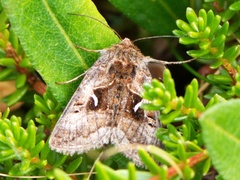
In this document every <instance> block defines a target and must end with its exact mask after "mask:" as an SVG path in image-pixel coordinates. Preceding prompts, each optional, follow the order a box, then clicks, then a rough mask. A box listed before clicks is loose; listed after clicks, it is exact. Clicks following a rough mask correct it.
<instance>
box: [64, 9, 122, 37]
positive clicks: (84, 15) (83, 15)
mask: <svg viewBox="0 0 240 180" xmlns="http://www.w3.org/2000/svg"><path fill="white" fill-rule="evenodd" d="M68 14H69V15H74V16H82V17H87V18H90V19H93V20H95V21H97V22H99V23H101V24H102V25H104V26H106V27H108V28H109V29H111V30H112V31H113V32H114V33H115V34H116V35H117V36H118V37H119V39H120V40H122V38H121V36H120V35H119V34H118V33H117V31H115V30H114V29H113V28H111V27H110V26H109V25H108V24H105V23H104V22H102V21H100V20H99V19H97V18H95V17H92V16H88V15H86V14H75V13H68Z"/></svg>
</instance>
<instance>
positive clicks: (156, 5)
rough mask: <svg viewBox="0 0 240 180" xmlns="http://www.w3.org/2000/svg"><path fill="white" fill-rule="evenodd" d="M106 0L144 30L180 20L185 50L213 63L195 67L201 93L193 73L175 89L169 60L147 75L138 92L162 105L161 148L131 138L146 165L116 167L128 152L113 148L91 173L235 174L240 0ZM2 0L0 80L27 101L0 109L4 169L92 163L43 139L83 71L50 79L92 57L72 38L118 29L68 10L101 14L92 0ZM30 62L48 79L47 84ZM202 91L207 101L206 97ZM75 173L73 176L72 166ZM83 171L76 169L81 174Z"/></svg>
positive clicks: (60, 173)
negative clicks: (115, 153) (158, 74)
mask: <svg viewBox="0 0 240 180" xmlns="http://www.w3.org/2000/svg"><path fill="white" fill-rule="evenodd" d="M110 2H111V3H112V4H113V5H114V6H116V7H117V8H118V9H120V10H121V11H122V12H123V13H124V14H126V16H128V17H129V18H130V19H132V20H133V21H134V22H136V23H137V24H138V25H139V26H141V27H143V28H144V29H145V30H147V31H148V32H150V33H153V34H169V32H170V31H172V30H173V29H174V28H178V29H175V30H173V33H174V34H175V35H176V36H178V37H179V42H180V43H181V44H184V45H185V46H186V45H187V47H188V51H187V53H188V54H189V55H190V56H192V57H194V58H196V59H198V62H200V63H202V64H207V65H208V66H209V67H210V68H211V69H213V70H215V73H210V74H208V75H207V76H206V78H205V77H203V76H202V75H200V74H199V73H198V72H195V71H194V70H191V72H192V73H193V74H195V75H196V76H197V77H198V78H200V79H203V80H206V81H207V83H208V87H209V88H208V89H207V90H205V92H204V93H202V96H199V94H201V92H202V88H203V87H204V85H206V84H204V85H203V86H202V84H201V83H200V82H198V80H197V79H192V81H191V82H190V84H189V85H188V86H187V87H186V91H185V94H184V95H183V96H178V95H177V94H178V93H177V91H176V87H175V82H174V80H173V78H172V76H171V73H170V71H169V70H168V69H166V70H165V71H164V74H163V82H160V81H158V80H156V79H153V81H152V83H151V84H144V85H143V89H144V91H143V92H142V97H143V98H144V99H146V100H148V103H146V104H143V105H142V108H144V109H146V110H156V111H159V112H160V116H159V119H160V120H161V123H162V124H163V127H162V128H159V130H158V132H157V134H156V136H157V137H158V138H159V139H160V140H161V142H162V143H163V145H164V149H160V148H158V147H155V146H151V145H150V146H141V145H139V146H136V148H137V150H138V152H139V156H140V157H141V159H142V161H143V163H144V166H145V167H144V168H143V169H140V168H137V167H135V165H134V164H133V163H131V162H130V163H129V164H128V166H127V168H125V169H119V167H122V166H121V165H120V163H123V162H125V161H124V160H117V161H114V158H113V159H112V160H110V161H106V162H104V163H103V162H100V161H98V162H96V164H95V171H96V173H97V174H96V175H94V173H92V174H90V175H91V176H93V177H92V178H95V177H96V178H98V179H131V180H132V179H149V178H153V179H202V178H203V176H205V175H206V174H207V173H209V172H211V170H212V169H216V170H217V171H218V173H219V175H218V177H217V178H218V179H238V178H239V177H240V174H239V172H238V169H239V166H238V163H237V157H238V152H239V133H238V127H239V125H238V124H239V122H238V119H239V116H240V115H239V113H238V109H237V108H238V107H239V101H238V100H231V99H233V98H234V99H238V97H239V96H240V69H239V63H238V62H237V58H238V56H239V45H238V41H237V40H238V39H239V38H240V37H239V36H240V34H239V23H238V17H239V10H240V8H239V7H240V4H239V2H238V1H236V2H235V1H234V0H229V1H226V0H205V3H203V4H197V3H196V2H195V1H192V3H190V2H188V1H184V0H182V1H181V2H178V3H175V1H173V0H170V1H165V2H164V1H161V2H160V1H159V2H158V1H132V2H131V3H132V4H133V5H134V6H130V4H129V3H128V2H125V1H119V0H118V1H115V0H110ZM193 2H194V3H195V4H194V3H193ZM212 2H215V3H212ZM1 3H2V4H1V5H2V6H3V7H0V9H1V13H0V27H1V28H0V81H8V80H14V86H15V88H16V89H15V90H14V92H13V93H11V94H10V95H8V96H6V97H4V98H3V99H2V101H3V102H6V104H7V106H12V105H14V104H17V103H19V102H21V103H22V104H23V106H24V107H25V108H26V107H27V109H28V111H27V112H24V111H23V113H22V112H21V113H19V116H17V115H10V110H9V109H7V110H6V111H5V112H4V113H2V114H1V116H0V172H1V173H4V174H5V175H6V177H7V178H8V179H11V178H21V177H23V176H24V177H26V176H30V177H29V178H33V177H34V176H37V177H38V178H42V179H54V178H55V179H70V177H69V174H72V173H76V172H90V169H91V167H92V166H93V165H94V160H93V159H96V158H92V157H91V153H89V154H84V155H75V156H73V157H70V156H66V155H62V154H58V153H56V152H54V151H52V150H50V148H49V146H48V138H49V135H50V132H51V131H52V129H53V127H54V125H55V124H56V122H57V120H58V119H59V117H60V114H61V111H62V108H61V107H62V106H64V105H65V104H66V103H67V102H68V100H69V98H70V97H71V95H72V93H73V92H74V90H75V89H76V87H77V86H78V84H79V81H78V82H74V83H70V84H67V85H56V82H63V81H66V80H69V79H72V78H74V77H76V76H77V75H79V74H81V73H83V72H84V71H85V70H87V69H88V68H89V67H90V66H91V65H92V63H93V62H94V61H95V60H96V58H97V56H96V54H94V53H89V52H85V51H84V50H81V49H76V47H75V46H74V45H75V44H77V45H80V46H82V47H86V48H88V49H103V48H105V47H109V46H110V45H111V44H115V43H117V42H119V39H118V38H117V36H116V35H115V34H114V33H113V32H112V30H111V29H109V28H107V27H105V26H103V25H102V24H101V23H99V22H96V21H94V20H93V19H90V18H86V17H77V16H73V15H68V13H79V14H87V15H90V16H92V17H94V18H97V19H99V20H101V21H102V22H104V23H106V21H105V20H104V19H103V18H102V16H101V15H100V14H99V12H98V11H97V9H96V7H95V5H94V4H93V2H92V1H90V0H82V1H77V0H71V1H70V2H68V3H65V2H62V1H59V0H55V1H44V2H42V1H37V0H33V1H17V0H2V1H1ZM132 7H134V9H132ZM187 7H188V8H187ZM190 7H192V8H190ZM3 8H4V9H3ZM193 8H194V9H193ZM145 9H147V10H146V11H145ZM185 9H186V18H184V15H185V14H184V13H185ZM197 9H200V10H199V11H198V13H196V12H197ZM143 11H144V12H146V13H142V12H143ZM159 19H160V20H159ZM177 19H178V20H177ZM176 20H177V21H176ZM175 21H176V25H175ZM20 42H21V43H20ZM200 63H199V66H202V64H200ZM188 69H189V68H188ZM36 71H37V72H38V73H39V74H40V76H41V77H42V78H43V80H44V81H45V83H46V85H47V91H46V86H45V84H44V83H43V82H42V80H41V79H40V78H39V77H38V76H37V75H36ZM35 93H38V95H36V94H35ZM203 97H205V98H206V99H207V100H208V101H207V102H206V101H203ZM206 99H205V100H206ZM12 113H15V112H12ZM16 114H17V113H16ZM205 148H206V149H205ZM119 162H120V163H119ZM229 167H232V168H229ZM115 169H116V170H115ZM73 176H74V178H76V179H77V178H78V177H77V174H74V175H73ZM87 176H89V175H88V174H87V175H83V174H81V175H80V178H85V177H87Z"/></svg>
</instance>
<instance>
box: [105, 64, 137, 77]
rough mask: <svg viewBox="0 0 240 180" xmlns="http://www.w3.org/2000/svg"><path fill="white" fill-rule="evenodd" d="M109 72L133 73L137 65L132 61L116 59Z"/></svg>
mask: <svg viewBox="0 0 240 180" xmlns="http://www.w3.org/2000/svg"><path fill="white" fill-rule="evenodd" d="M109 73H115V74H116V73H121V74H128V75H130V74H133V73H135V65H134V64H133V63H131V62H125V61H115V62H114V63H113V64H112V65H111V67H110V69H109Z"/></svg>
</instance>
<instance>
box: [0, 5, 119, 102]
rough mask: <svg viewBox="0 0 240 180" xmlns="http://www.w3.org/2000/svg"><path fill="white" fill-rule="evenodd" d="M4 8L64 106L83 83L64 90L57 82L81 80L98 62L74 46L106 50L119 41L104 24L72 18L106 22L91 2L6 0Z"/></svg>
mask: <svg viewBox="0 0 240 180" xmlns="http://www.w3.org/2000/svg"><path fill="white" fill-rule="evenodd" d="M2 5H3V7H4V10H5V12H6V14H7V15H8V17H9V20H10V21H11V25H12V28H13V29H14V32H15V33H16V34H17V35H18V37H19V39H20V41H21V44H22V45H23V46H24V50H25V52H26V53H27V55H28V57H29V60H30V62H31V63H32V66H33V67H34V69H36V70H37V71H38V72H39V73H40V74H41V77H42V78H43V79H44V81H45V83H46V84H47V86H48V88H49V89H50V90H51V92H52V93H53V95H54V97H55V98H56V99H57V101H58V102H60V103H61V105H66V104H67V102H68V101H69V99H70V97H71V95H72V94H73V92H74V91H75V89H76V88H77V86H78V84H79V81H78V82H74V83H69V84H67V85H64V86H59V85H56V82H62V81H67V80H69V79H72V78H74V77H76V76H78V75H79V74H80V73H83V72H84V71H85V70H87V69H88V68H89V67H91V65H92V64H93V62H94V60H95V59H96V54H94V53H86V52H85V51H83V50H80V49H77V48H76V47H75V46H74V45H75V44H77V45H80V46H82V47H86V48H88V49H102V48H103V47H107V46H110V45H111V44H115V43H117V42H118V41H119V40H118V38H117V37H116V35H115V34H114V33H113V32H112V30H111V29H109V28H106V27H105V26H103V25H102V24H100V23H96V21H94V20H92V19H90V18H84V17H83V18H79V17H77V16H73V15H68V13H79V14H88V12H91V16H92V17H95V18H97V19H99V20H101V21H102V22H105V20H104V19H103V18H102V16H101V15H100V14H99V12H98V11H97V9H96V7H95V6H94V4H93V3H92V1H90V0H83V1H79V0H71V2H69V3H67V5H66V3H64V2H62V1H61V0H58V1H57V0H56V1H46V2H45V3H44V2H41V1H27V2H24V1H18V0H3V1H2ZM20 7H21V8H20ZM19 17H21V18H19ZM29 17H31V18H29ZM96 29H97V31H96ZM46 32H47V33H46ZM66 50H67V51H66Z"/></svg>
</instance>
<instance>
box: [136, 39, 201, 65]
mask: <svg viewBox="0 0 240 180" xmlns="http://www.w3.org/2000/svg"><path fill="white" fill-rule="evenodd" d="M169 37H172V38H178V37H176V36H171V35H164V36H150V37H142V38H138V39H135V40H134V41H133V42H136V41H141V40H146V39H157V38H169ZM194 60H196V58H192V59H189V60H185V61H172V62H168V61H162V60H158V59H153V58H149V57H147V60H146V61H147V62H155V63H162V64H164V65H167V64H183V63H189V62H192V61H194Z"/></svg>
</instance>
